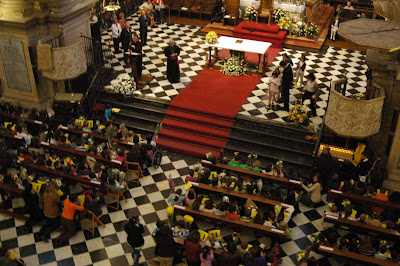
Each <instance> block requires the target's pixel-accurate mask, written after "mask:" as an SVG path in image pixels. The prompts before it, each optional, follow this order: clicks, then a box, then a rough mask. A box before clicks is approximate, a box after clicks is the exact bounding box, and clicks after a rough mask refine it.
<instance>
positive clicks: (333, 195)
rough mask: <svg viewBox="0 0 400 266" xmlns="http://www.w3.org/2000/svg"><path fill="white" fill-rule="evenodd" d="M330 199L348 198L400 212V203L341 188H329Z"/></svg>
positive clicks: (352, 200) (341, 199) (340, 199)
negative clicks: (343, 190) (345, 190)
mask: <svg viewBox="0 0 400 266" xmlns="http://www.w3.org/2000/svg"><path fill="white" fill-rule="evenodd" d="M328 199H329V200H330V201H343V200H345V199H348V200H349V201H351V202H357V203H360V204H363V205H368V206H373V207H382V208H385V209H390V210H394V211H397V212H400V204H398V203H392V202H390V201H383V200H378V199H375V198H370V197H365V196H362V195H357V194H354V193H349V192H342V191H339V190H334V189H329V192H328Z"/></svg>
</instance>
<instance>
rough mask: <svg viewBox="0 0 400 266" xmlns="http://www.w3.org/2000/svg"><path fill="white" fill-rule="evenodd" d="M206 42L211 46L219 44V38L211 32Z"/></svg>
mask: <svg viewBox="0 0 400 266" xmlns="http://www.w3.org/2000/svg"><path fill="white" fill-rule="evenodd" d="M206 42H207V43H209V44H213V43H217V42H218V36H217V33H215V31H210V32H208V33H207V35H206Z"/></svg>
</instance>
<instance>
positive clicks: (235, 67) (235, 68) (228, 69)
mask: <svg viewBox="0 0 400 266" xmlns="http://www.w3.org/2000/svg"><path fill="white" fill-rule="evenodd" d="M221 72H222V73H224V74H225V75H228V76H242V75H244V74H245V71H244V60H240V59H239V58H238V57H237V56H232V57H230V58H229V59H228V60H226V61H225V62H224V64H223V66H222V67H221Z"/></svg>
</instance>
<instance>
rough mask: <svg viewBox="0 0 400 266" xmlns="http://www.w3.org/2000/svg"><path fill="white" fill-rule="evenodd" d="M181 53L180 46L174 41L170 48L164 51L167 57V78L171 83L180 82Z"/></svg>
mask: <svg viewBox="0 0 400 266" xmlns="http://www.w3.org/2000/svg"><path fill="white" fill-rule="evenodd" d="M180 52H181V49H180V48H179V46H177V45H176V44H175V41H174V40H170V41H169V43H168V46H167V47H166V48H165V49H164V54H165V56H166V57H167V78H168V80H169V82H171V83H177V82H179V80H180V72H179V59H178V56H179V54H180Z"/></svg>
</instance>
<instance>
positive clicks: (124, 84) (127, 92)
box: [112, 77, 137, 98]
mask: <svg viewBox="0 0 400 266" xmlns="http://www.w3.org/2000/svg"><path fill="white" fill-rule="evenodd" d="M112 90H113V91H114V92H115V93H118V94H122V95H123V96H124V98H129V97H132V96H134V94H135V91H136V90H137V88H136V82H135V80H134V79H133V78H132V77H123V78H120V79H119V80H118V83H117V84H115V85H113V87H112Z"/></svg>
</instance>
